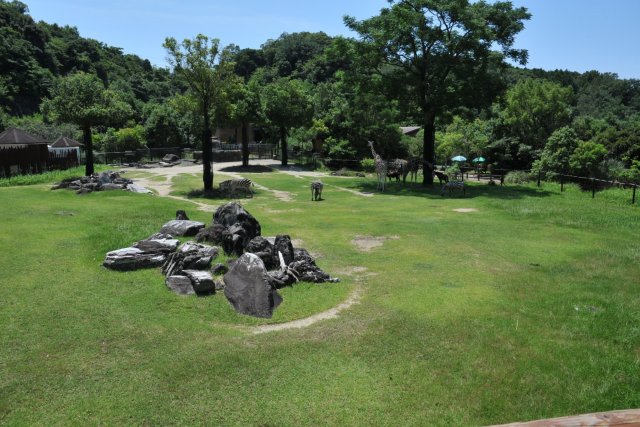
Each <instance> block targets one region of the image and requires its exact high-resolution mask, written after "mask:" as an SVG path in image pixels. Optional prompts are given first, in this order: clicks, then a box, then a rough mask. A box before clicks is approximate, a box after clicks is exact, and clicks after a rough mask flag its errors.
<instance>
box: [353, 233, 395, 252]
mask: <svg viewBox="0 0 640 427" xmlns="http://www.w3.org/2000/svg"><path fill="white" fill-rule="evenodd" d="M399 238H400V237H398V236H356V237H354V238H353V240H351V243H352V244H353V245H355V246H356V248H358V250H360V251H362V252H369V251H372V250H373V249H376V248H379V247H380V246H382V245H383V244H384V242H385V241H386V240H397V239H399Z"/></svg>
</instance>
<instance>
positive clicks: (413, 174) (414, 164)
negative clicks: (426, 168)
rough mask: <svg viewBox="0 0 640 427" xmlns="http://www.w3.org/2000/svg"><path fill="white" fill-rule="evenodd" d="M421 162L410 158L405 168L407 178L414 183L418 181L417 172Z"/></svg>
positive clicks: (416, 158)
mask: <svg viewBox="0 0 640 427" xmlns="http://www.w3.org/2000/svg"><path fill="white" fill-rule="evenodd" d="M421 163H422V160H421V159H420V158H419V157H411V158H410V159H409V162H408V164H407V168H408V169H409V173H410V175H409V178H410V179H411V180H412V181H413V182H415V181H417V180H418V171H419V170H420V164H421Z"/></svg>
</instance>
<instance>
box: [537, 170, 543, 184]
mask: <svg viewBox="0 0 640 427" xmlns="http://www.w3.org/2000/svg"><path fill="white" fill-rule="evenodd" d="M541 177H542V171H538V187H540V178H541Z"/></svg>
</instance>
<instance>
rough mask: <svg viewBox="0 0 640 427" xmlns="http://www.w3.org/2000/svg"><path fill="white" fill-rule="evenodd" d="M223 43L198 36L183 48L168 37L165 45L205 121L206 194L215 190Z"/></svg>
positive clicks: (203, 141) (170, 59) (203, 149)
mask: <svg viewBox="0 0 640 427" xmlns="http://www.w3.org/2000/svg"><path fill="white" fill-rule="evenodd" d="M219 43H220V42H219V40H218V39H211V40H210V39H209V38H208V37H207V36H204V35H202V34H198V35H197V36H196V37H195V38H194V39H193V40H190V39H185V40H183V42H182V44H178V42H177V41H176V39H174V38H173V37H168V38H166V39H165V42H164V44H163V47H164V48H165V49H167V52H168V53H169V57H168V61H169V64H170V65H171V66H172V67H173V69H174V71H175V73H176V74H177V75H179V76H180V77H181V78H182V80H183V82H184V83H185V84H186V85H187V86H188V87H189V92H188V93H189V95H190V96H191V97H192V98H193V100H194V104H195V105H196V107H197V109H198V112H199V114H200V117H201V118H202V128H203V130H202V138H201V141H202V168H203V174H202V181H203V183H204V189H205V190H212V189H213V170H212V168H211V162H212V153H211V148H212V146H211V136H212V131H211V119H212V115H213V114H214V103H215V99H216V95H218V93H219V89H220V77H219V75H218V73H216V66H217V61H218V45H219Z"/></svg>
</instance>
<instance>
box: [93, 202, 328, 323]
mask: <svg viewBox="0 0 640 427" xmlns="http://www.w3.org/2000/svg"><path fill="white" fill-rule="evenodd" d="M176 218H177V219H176V220H173V221H169V222H168V223H166V224H165V225H164V226H163V227H162V230H161V232H160V233H157V234H154V235H152V236H150V237H148V238H147V239H145V240H141V241H139V242H136V243H134V244H133V245H132V246H131V247H129V248H123V249H118V250H115V251H111V252H109V253H107V256H106V258H105V261H104V263H103V265H104V266H105V267H107V268H110V269H113V270H120V271H129V270H135V269H139V268H152V267H161V271H162V273H163V274H164V275H165V276H166V279H165V284H166V286H167V288H168V289H170V290H171V291H173V292H175V293H176V294H179V295H194V294H196V295H210V294H214V293H215V292H216V291H219V290H224V295H225V297H226V298H227V300H228V301H229V302H230V303H231V304H232V305H233V307H234V308H235V309H236V311H237V312H238V313H242V314H246V315H250V316H255V317H267V318H269V317H271V316H272V315H273V310H275V308H276V307H278V305H279V304H280V303H281V302H282V297H281V296H280V295H279V294H278V292H277V289H278V288H281V287H283V286H291V285H293V284H294V283H296V282H298V281H304V282H312V283H323V282H337V281H338V279H336V278H332V277H331V276H329V274H327V273H325V272H324V271H322V270H321V269H320V268H319V267H318V266H317V265H316V263H315V260H314V259H313V257H312V256H311V255H310V254H309V252H307V251H306V250H305V249H302V248H294V247H293V244H292V243H291V238H290V237H289V236H288V235H278V236H276V237H275V238H265V237H262V236H261V227H260V223H259V222H258V221H257V220H256V219H255V218H254V217H253V216H252V215H251V214H250V213H249V212H247V211H246V210H245V209H244V208H243V207H242V206H241V205H240V204H239V203H237V202H232V203H228V204H226V205H223V206H221V207H219V208H218V209H217V210H216V212H215V213H214V215H213V223H212V224H211V226H210V227H206V228H205V226H204V224H202V223H197V222H196V221H190V220H189V219H188V216H187V214H186V212H185V211H178V212H177V213H176ZM194 235H195V239H196V242H193V241H188V242H185V243H183V244H181V245H180V244H179V241H178V240H177V239H174V236H194ZM206 243H212V244H214V245H217V246H211V245H208V244H206ZM219 247H221V248H222V250H223V251H224V252H225V253H226V254H227V255H229V256H234V257H235V256H237V257H238V258H237V259H232V260H230V261H228V262H227V265H225V264H221V263H218V264H216V265H215V266H213V267H212V266H211V264H212V261H214V260H215V259H216V258H217V257H218V255H219V252H220V249H219ZM222 274H223V275H224V276H222V278H220V277H218V279H216V278H215V277H214V276H216V275H222Z"/></svg>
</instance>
